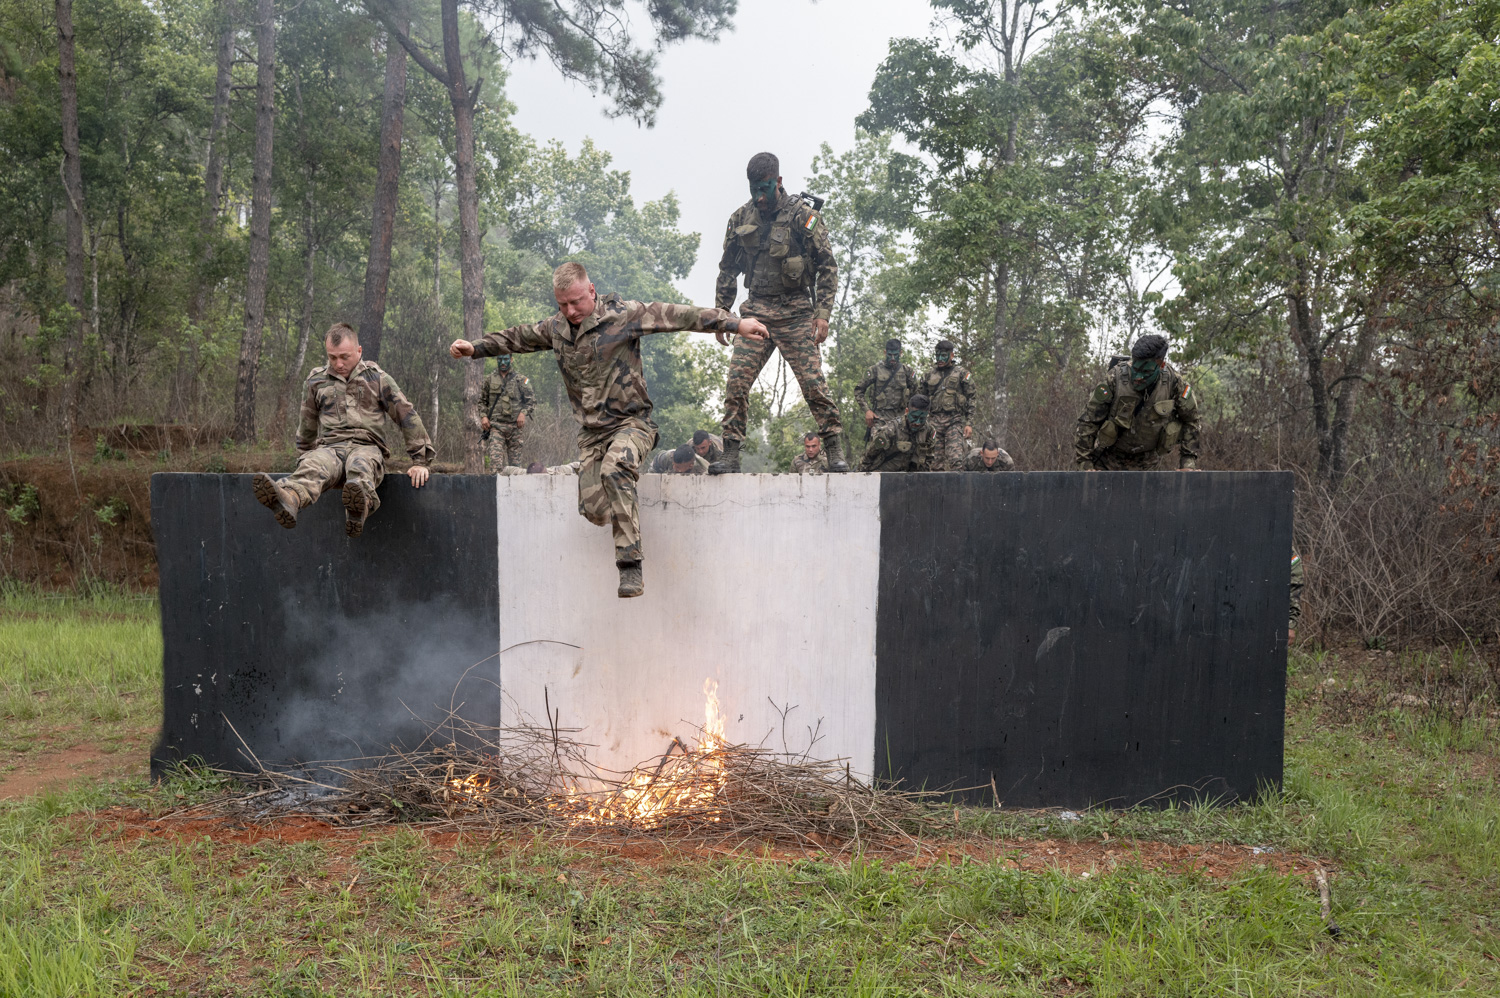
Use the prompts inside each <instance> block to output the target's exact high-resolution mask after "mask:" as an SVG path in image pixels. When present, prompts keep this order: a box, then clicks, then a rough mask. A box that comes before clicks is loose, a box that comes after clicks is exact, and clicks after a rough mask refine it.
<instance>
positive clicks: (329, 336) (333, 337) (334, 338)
mask: <svg viewBox="0 0 1500 998" xmlns="http://www.w3.org/2000/svg"><path fill="white" fill-rule="evenodd" d="M323 339H325V340H327V341H328V342H329V343H332V344H333V345H334V346H338V345H340V344H341V343H343V342H344V341H345V340H348V341H349V342H350V343H353V344H354V345H355V346H359V333H358V331H356V330H355V328H354V327H353V326H351V325H349V323H347V322H335V323H334V324H333V325H331V326H329V327H328V332H326V333H324V334H323Z"/></svg>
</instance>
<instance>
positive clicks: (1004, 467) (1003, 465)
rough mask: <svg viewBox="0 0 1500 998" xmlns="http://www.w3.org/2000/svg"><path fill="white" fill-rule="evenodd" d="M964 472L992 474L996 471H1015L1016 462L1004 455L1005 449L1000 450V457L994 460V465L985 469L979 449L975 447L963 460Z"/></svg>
mask: <svg viewBox="0 0 1500 998" xmlns="http://www.w3.org/2000/svg"><path fill="white" fill-rule="evenodd" d="M964 470H965V471H979V472H986V473H989V474H994V473H995V472H997V471H1015V470H1016V462H1015V461H1014V460H1013V459H1012V458H1011V456H1010V455H1009V454H1007V453H1006V451H1005V448H1004V447H1002V448H1000V456H999V457H997V458H995V463H994V464H993V465H992V466H991V467H988V468H986V467H985V466H984V458H983V457H982V456H981V455H980V448H978V447H975V448H974V449H973V450H971V451H969V456H968V457H966V458H964Z"/></svg>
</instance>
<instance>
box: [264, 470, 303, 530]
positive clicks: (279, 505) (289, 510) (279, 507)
mask: <svg viewBox="0 0 1500 998" xmlns="http://www.w3.org/2000/svg"><path fill="white" fill-rule="evenodd" d="M253 482H254V487H255V501H256V502H258V503H260V504H261V505H262V506H264V507H266V509H269V510H270V511H271V512H272V513H273V514H274V515H275V517H276V522H277V523H279V524H281V525H282V526H283V527H285V528H287V529H288V530H290V529H292V528H293V527H295V526H296V525H297V510H298V509H299V508H300V505H301V504H300V503H298V502H297V494H296V493H295V492H293V491H292V490H291V489H289V488H287V487H286V486H284V485H282V484H281V483H280V482H277V481H276V480H275V479H273V478H272V477H271V476H270V475H268V474H266V473H265V472H264V471H258V472H256V473H255V478H254V480H253Z"/></svg>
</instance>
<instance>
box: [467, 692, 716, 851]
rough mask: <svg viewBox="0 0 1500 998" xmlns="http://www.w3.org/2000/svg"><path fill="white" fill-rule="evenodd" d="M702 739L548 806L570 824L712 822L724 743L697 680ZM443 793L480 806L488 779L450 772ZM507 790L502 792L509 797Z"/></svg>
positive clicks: (709, 695) (711, 700)
mask: <svg viewBox="0 0 1500 998" xmlns="http://www.w3.org/2000/svg"><path fill="white" fill-rule="evenodd" d="M703 696H704V704H703V736H702V738H701V739H700V740H699V742H698V744H697V745H696V746H695V747H693V748H689V747H688V746H687V745H686V744H685V743H684V742H683V741H682V739H680V738H673V739H672V743H671V744H670V745H668V746H667V751H666V752H665V753H663V754H662V757H661V759H660V761H658V762H657V763H656V764H655V765H646V766H639V767H637V768H636V769H635V770H633V771H632V772H631V774H630V775H629V776H628V777H627V778H626V779H624V780H622V781H621V782H620V783H619V784H616V785H614V786H610V787H608V788H607V789H605V790H603V791H594V792H586V791H580V790H579V789H578V788H576V787H569V788H568V790H567V793H566V795H565V799H564V800H562V801H558V802H556V803H552V804H550V805H549V806H550V807H552V808H555V809H558V810H561V811H564V812H565V813H569V814H571V815H572V821H573V823H574V824H575V825H596V826H597V825H615V826H621V827H630V828H638V829H654V828H660V827H661V826H662V825H663V824H665V823H666V822H667V821H669V820H680V819H693V820H697V821H718V820H719V819H720V812H719V806H718V800H719V795H720V793H721V792H722V791H723V789H724V784H725V783H726V782H727V780H728V772H727V770H726V766H725V759H726V755H727V749H728V747H729V745H728V743H727V742H726V741H725V740H724V716H723V714H722V713H720V711H719V684H718V683H717V682H716V681H714V680H713V679H705V680H704V681H703ZM448 777H449V778H448V781H447V790H448V793H449V795H450V796H451V797H452V798H453V799H456V800H458V801H460V802H463V803H467V804H470V805H474V806H480V807H483V806H485V805H486V804H487V803H489V802H490V795H491V791H492V787H491V784H490V778H489V777H488V776H481V775H479V774H473V773H471V774H470V775H468V776H464V777H456V776H454V775H453V772H452V770H451V768H450V770H449V773H448ZM511 793H512V791H507V796H509V795H510V794H511Z"/></svg>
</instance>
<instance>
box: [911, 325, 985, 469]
mask: <svg viewBox="0 0 1500 998" xmlns="http://www.w3.org/2000/svg"><path fill="white" fill-rule="evenodd" d="M934 357H935V361H936V363H935V364H934V365H933V368H932V370H930V371H928V372H927V376H926V377H925V378H923V379H922V382H921V385H920V387H919V389H918V390H919V391H921V392H922V394H923V395H926V396H927V398H928V400H929V401H930V402H931V403H932V418H931V423H932V430H933V435H934V436H935V438H936V441H937V442H936V444H935V447H936V451H935V452H934V454H933V459H932V467H931V468H930V469H927V470H930V471H962V470H963V466H964V458H966V457H968V455H969V437H971V436H973V435H974V427H973V425H972V424H973V422H974V379H973V378H972V377H970V375H969V369H968V368H967V367H964V366H963V365H961V364H958V363H956V362H955V361H954V359H953V344H952V342H950V341H948V340H938V341H937V347H936V348H935V350H934Z"/></svg>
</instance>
